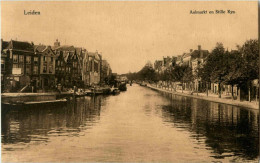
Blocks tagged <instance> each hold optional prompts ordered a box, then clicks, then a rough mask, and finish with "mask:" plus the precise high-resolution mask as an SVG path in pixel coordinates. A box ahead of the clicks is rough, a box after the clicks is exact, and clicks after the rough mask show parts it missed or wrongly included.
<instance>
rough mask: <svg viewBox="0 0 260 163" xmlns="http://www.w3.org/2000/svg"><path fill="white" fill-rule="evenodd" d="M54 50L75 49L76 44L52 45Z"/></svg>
mask: <svg viewBox="0 0 260 163" xmlns="http://www.w3.org/2000/svg"><path fill="white" fill-rule="evenodd" d="M52 49H53V50H60V51H75V48H74V46H72V45H63V46H58V47H52Z"/></svg>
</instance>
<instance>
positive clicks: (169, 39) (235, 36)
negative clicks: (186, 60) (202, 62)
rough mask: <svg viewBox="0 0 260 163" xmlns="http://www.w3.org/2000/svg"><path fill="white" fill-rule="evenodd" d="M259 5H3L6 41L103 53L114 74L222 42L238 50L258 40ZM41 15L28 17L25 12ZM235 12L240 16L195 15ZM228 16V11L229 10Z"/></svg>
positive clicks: (128, 2)
mask: <svg viewBox="0 0 260 163" xmlns="http://www.w3.org/2000/svg"><path fill="white" fill-rule="evenodd" d="M257 5H258V4H257V1H253V2H248V1H242V2H235V1H225V2H224V1H222V2H219V1H218V2H212V1H211V2H209V1H197V2H187V1H165V2H158V1H150V2H143V1H139V2H138V1H137V2H133V1H132V2H131V1H114V2H111V1H103V2H102V1H96V2H91V1H78V2H71V1H63V2H61V1H56V2H51V1H46V2H18V1H13V2H10V1H9V2H7V1H2V2H1V38H3V40H5V41H9V40H11V39H13V40H18V41H28V42H31V41H33V42H34V44H39V43H41V44H45V45H53V43H54V41H55V40H56V39H58V40H59V41H60V42H61V45H74V46H75V47H83V48H86V49H87V50H88V51H93V52H94V51H96V50H98V51H99V52H101V53H102V56H103V59H106V60H107V61H108V62H109V63H110V66H111V68H112V71H113V72H116V73H119V74H122V73H128V72H136V71H139V70H140V69H141V68H142V67H143V66H144V65H145V63H146V62H147V61H151V62H152V63H153V62H154V61H155V60H161V59H162V58H163V57H165V56H177V55H182V54H183V53H184V52H189V51H190V49H197V47H198V45H201V47H202V49H205V50H209V51H211V50H212V49H213V48H214V46H215V45H216V43H217V42H222V43H223V44H224V46H225V47H226V48H228V49H235V48H236V45H242V44H243V43H244V42H245V41H246V40H248V39H256V38H257V37H258V17H257V15H258V11H257ZM30 10H31V11H32V10H35V11H39V12H40V15H24V11H26V12H27V11H30ZM191 10H192V11H194V10H198V11H201V10H207V11H208V12H209V11H210V10H211V11H215V10H225V11H226V10H233V11H235V14H227V13H225V14H216V13H215V14H209V13H207V14H190V11H191ZM226 12H227V11H226Z"/></svg>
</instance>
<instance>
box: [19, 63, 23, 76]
mask: <svg viewBox="0 0 260 163" xmlns="http://www.w3.org/2000/svg"><path fill="white" fill-rule="evenodd" d="M18 68H21V73H22V74H24V64H19V65H18Z"/></svg>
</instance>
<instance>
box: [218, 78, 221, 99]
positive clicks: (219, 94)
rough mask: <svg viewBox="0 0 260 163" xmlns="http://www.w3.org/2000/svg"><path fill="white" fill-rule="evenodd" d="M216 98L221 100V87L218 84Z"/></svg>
mask: <svg viewBox="0 0 260 163" xmlns="http://www.w3.org/2000/svg"><path fill="white" fill-rule="evenodd" d="M218 97H219V98H221V85H220V82H219V83H218Z"/></svg>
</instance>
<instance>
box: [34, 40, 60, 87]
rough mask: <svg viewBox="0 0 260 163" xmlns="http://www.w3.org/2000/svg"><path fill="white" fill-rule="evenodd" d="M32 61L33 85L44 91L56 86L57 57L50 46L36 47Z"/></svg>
mask: <svg viewBox="0 0 260 163" xmlns="http://www.w3.org/2000/svg"><path fill="white" fill-rule="evenodd" d="M34 52H35V56H34V58H33V60H32V63H33V64H32V66H33V67H32V78H31V80H32V84H33V85H34V86H36V87H40V88H42V89H48V87H54V86H55V60H56V55H55V53H54V51H53V50H52V49H51V47H50V46H46V45H35V46H34Z"/></svg>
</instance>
